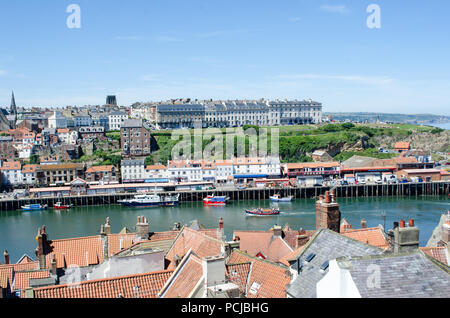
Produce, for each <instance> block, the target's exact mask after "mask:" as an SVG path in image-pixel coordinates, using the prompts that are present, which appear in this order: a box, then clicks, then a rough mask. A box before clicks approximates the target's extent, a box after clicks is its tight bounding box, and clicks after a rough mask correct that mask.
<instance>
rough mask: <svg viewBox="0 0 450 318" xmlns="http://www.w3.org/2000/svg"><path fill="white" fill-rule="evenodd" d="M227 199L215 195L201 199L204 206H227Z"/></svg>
mask: <svg viewBox="0 0 450 318" xmlns="http://www.w3.org/2000/svg"><path fill="white" fill-rule="evenodd" d="M229 199H230V198H229V197H226V196H215V195H208V196H207V197H206V198H204V199H203V204H204V205H225V204H227V201H228V200H229Z"/></svg>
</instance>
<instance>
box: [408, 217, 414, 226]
mask: <svg viewBox="0 0 450 318" xmlns="http://www.w3.org/2000/svg"><path fill="white" fill-rule="evenodd" d="M409 226H410V227H413V226H414V219H409Z"/></svg>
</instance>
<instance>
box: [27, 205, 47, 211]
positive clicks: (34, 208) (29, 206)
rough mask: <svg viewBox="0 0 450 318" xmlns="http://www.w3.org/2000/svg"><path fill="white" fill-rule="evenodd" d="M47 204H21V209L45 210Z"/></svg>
mask: <svg viewBox="0 0 450 318" xmlns="http://www.w3.org/2000/svg"><path fill="white" fill-rule="evenodd" d="M47 207H48V206H47V204H44V205H41V204H27V205H23V206H21V208H22V211H39V210H46V209H47Z"/></svg>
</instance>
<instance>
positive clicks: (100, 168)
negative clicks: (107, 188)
mask: <svg viewBox="0 0 450 318" xmlns="http://www.w3.org/2000/svg"><path fill="white" fill-rule="evenodd" d="M113 169H114V166H113V165H106V166H92V167H90V168H88V169H86V173H89V172H105V171H107V172H110V171H112V170H113Z"/></svg>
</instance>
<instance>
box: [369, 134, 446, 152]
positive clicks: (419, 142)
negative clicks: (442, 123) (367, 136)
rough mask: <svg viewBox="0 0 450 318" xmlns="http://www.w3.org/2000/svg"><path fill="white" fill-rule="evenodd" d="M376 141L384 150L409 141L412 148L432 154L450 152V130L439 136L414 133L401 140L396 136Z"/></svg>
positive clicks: (384, 137)
mask: <svg viewBox="0 0 450 318" xmlns="http://www.w3.org/2000/svg"><path fill="white" fill-rule="evenodd" d="M374 140H375V141H376V142H377V143H378V144H379V145H380V147H383V148H388V149H389V148H393V147H394V144H395V142H397V141H409V142H410V143H411V148H413V149H421V150H425V151H432V152H447V151H449V150H450V130H445V131H443V132H441V133H438V134H432V133H429V132H422V133H413V134H411V135H410V136H408V137H405V138H402V139H401V140H399V139H398V138H396V137H394V136H382V137H378V136H377V137H374Z"/></svg>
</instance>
